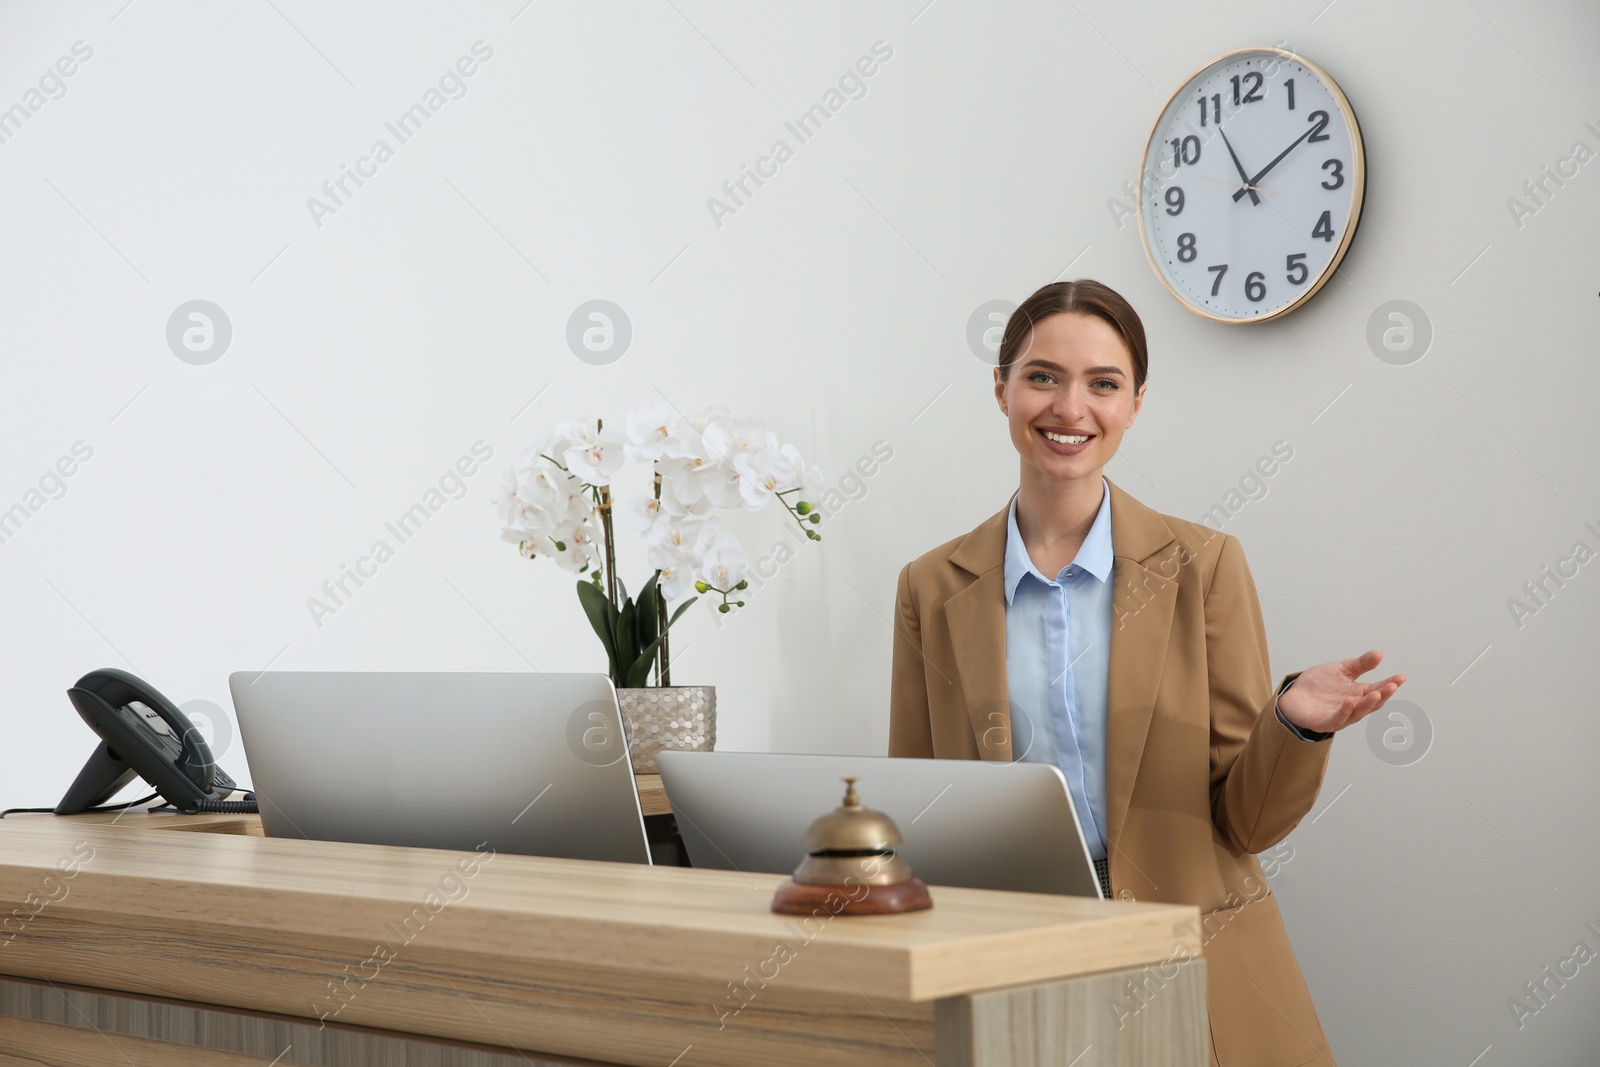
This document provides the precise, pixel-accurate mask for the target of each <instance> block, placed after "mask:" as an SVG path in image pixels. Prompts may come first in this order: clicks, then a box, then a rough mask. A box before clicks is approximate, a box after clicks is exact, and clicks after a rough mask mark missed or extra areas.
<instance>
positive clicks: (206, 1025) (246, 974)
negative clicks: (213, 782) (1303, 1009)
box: [0, 813, 1209, 1067]
mask: <svg viewBox="0 0 1600 1067" xmlns="http://www.w3.org/2000/svg"><path fill="white" fill-rule="evenodd" d="M177 831H187V832H177ZM782 880H783V879H782V878H781V877H780V876H777V875H766V874H741V873H738V872H730V871H708V870H691V869H687V868H677V867H647V866H640V865H634V864H613V863H594V862H585V861H577V860H555V859H541V858H535V857H529V856H515V855H508V854H504V853H502V854H499V855H489V854H486V853H481V854H474V853H468V852H444V851H437V850H433V849H413V848H390V847H384V846H375V845H353V844H341V843H332V842H312V841H294V840H278V839H269V838H264V837H261V836H260V825H259V823H258V822H257V820H256V818H255V817H254V816H183V815H174V814H165V815H163V814H149V813H139V814H126V815H122V816H120V817H116V818H113V817H112V816H109V815H90V816H72V817H66V818H61V817H56V816H50V815H13V816H11V817H9V818H7V819H5V820H3V821H0V1064H14V1063H26V1064H50V1065H67V1064H71V1065H100V1064H119V1065H120V1064H128V1065H131V1067H146V1065H149V1067H157V1065H160V1067H184V1065H188V1064H208V1065H222V1067H233V1065H238V1067H245V1065H257V1067H268V1065H269V1064H279V1065H285V1067H286V1065H289V1064H338V1065H341V1067H349V1065H365V1064H396V1065H399V1064H405V1065H407V1067H434V1065H436V1067H446V1065H461V1067H469V1065H470V1067H502V1065H503V1067H511V1065H513V1064H515V1065H519V1067H522V1065H526V1064H535V1065H539V1067H544V1065H553V1064H575V1063H596V1062H599V1063H609V1064H639V1065H652V1067H693V1065H701V1064H716V1065H727V1067H762V1065H784V1067H789V1065H794V1064H807V1065H809V1064H846V1065H855V1064H862V1065H866V1064H873V1065H878V1064H908V1065H911V1064H917V1065H920V1064H924V1063H926V1064H934V1065H936V1067H978V1065H982V1067H998V1065H1008V1067H1010V1065H1016V1067H1021V1065H1043V1064H1052V1065H1064V1064H1073V1065H1074V1067H1091V1065H1102V1067H1103V1065H1109V1064H1118V1065H1126V1067H1133V1065H1135V1064H1138V1065H1141V1067H1205V1065H1206V1064H1207V1063H1208V1062H1209V1040H1208V1027H1207V1021H1206V1004H1205V977H1204V975H1205V971H1204V967H1205V964H1204V961H1203V960H1201V959H1199V958H1198V957H1199V955H1200V942H1201V939H1200V935H1199V927H1198V912H1197V909H1195V908H1194V907H1187V906H1175V905H1166V904H1145V903H1135V902H1117V901H1106V902H1102V901H1093V900H1085V899H1078V898H1069V897H1053V896H1041V895H1035V894H1026V893H1001V892H992V891H987V890H973V889H954V888H942V887H938V886H935V887H933V890H932V892H933V898H934V902H935V903H934V907H933V909H932V910H930V911H924V912H917V913H911V914H906V915H893V916H870V917H848V916H833V915H831V914H829V913H828V912H826V911H824V912H823V913H822V914H821V915H819V916H816V917H812V918H805V919H797V918H793V917H788V916H780V915H775V914H773V913H772V912H771V911H770V910H769V903H770V901H771V898H772V893H773V890H774V889H775V888H776V887H777V885H778V884H779V883H780V882H781V881H782ZM1184 950H1187V952H1184ZM1180 953H1182V954H1185V955H1188V954H1192V955H1193V956H1194V957H1195V959H1194V960H1193V961H1192V962H1189V963H1186V964H1183V965H1182V966H1178V965H1177V964H1171V963H1169V964H1167V965H1165V966H1164V967H1161V968H1159V969H1158V968H1157V967H1154V966H1151V967H1146V965H1154V964H1160V963H1162V961H1168V960H1171V959H1172V958H1173V957H1174V955H1175V954H1180ZM1130 981H1131V982H1132V983H1134V986H1133V987H1130V986H1129V985H1128V983H1129V982H1130ZM1135 987H1136V988H1137V989H1138V991H1139V992H1138V994H1137V999H1134V995H1133V994H1130V993H1129V990H1130V988H1135ZM1114 1002H1116V1003H1120V1004H1122V1005H1124V1010H1123V1011H1122V1012H1121V1013H1120V1014H1121V1019H1120V1023H1121V1025H1119V1018H1118V1014H1119V1013H1118V1012H1117V1011H1115V1010H1113V1008H1112V1004H1113V1003H1114ZM1129 1004H1132V1005H1133V1006H1135V1007H1136V1008H1137V1009H1138V1010H1137V1011H1133V1012H1129V1011H1127V1010H1126V1006H1127V1005H1129Z"/></svg>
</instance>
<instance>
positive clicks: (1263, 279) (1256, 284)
mask: <svg viewBox="0 0 1600 1067" xmlns="http://www.w3.org/2000/svg"><path fill="white" fill-rule="evenodd" d="M1244 295H1245V296H1246V297H1248V298H1249V299H1250V302H1251V303H1252V304H1259V303H1261V300H1262V298H1263V297H1265V296H1266V295H1267V276H1266V275H1265V274H1262V273H1261V272H1260V271H1258V270H1253V271H1251V272H1250V273H1249V274H1247V275H1245V278H1244Z"/></svg>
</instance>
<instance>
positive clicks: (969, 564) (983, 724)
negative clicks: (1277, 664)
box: [944, 478, 1178, 842]
mask: <svg viewBox="0 0 1600 1067" xmlns="http://www.w3.org/2000/svg"><path fill="white" fill-rule="evenodd" d="M1106 484H1107V485H1108V486H1109V487H1110V493H1111V544H1112V554H1113V556H1114V557H1115V563H1114V566H1113V568H1112V577H1111V580H1112V583H1113V590H1112V621H1111V651H1110V655H1109V659H1110V664H1109V668H1108V674H1107V679H1106V699H1107V714H1106V818H1107V823H1108V826H1107V829H1106V836H1107V838H1108V840H1110V841H1111V842H1115V841H1116V840H1117V838H1118V835H1119V833H1120V831H1121V829H1122V824H1123V822H1124V821H1125V820H1126V818H1127V814H1128V804H1129V801H1130V799H1131V797H1132V795H1133V786H1134V780H1135V779H1136V778H1137V777H1138V771H1139V763H1140V760H1141V759H1142V757H1143V754H1144V746H1145V738H1146V737H1147V736H1148V734H1149V732H1150V722H1151V719H1152V717H1153V715H1154V712H1155V699H1156V690H1157V687H1158V686H1159V684H1160V682H1161V665H1162V662H1163V660H1164V658H1165V656H1166V650H1167V636H1168V634H1169V632H1170V631H1171V628H1172V613H1173V606H1174V604H1175V603H1176V599H1177V592H1178V583H1177V581H1176V580H1175V579H1176V577H1177V566H1176V563H1175V558H1176V557H1175V554H1174V553H1171V552H1165V551H1164V550H1165V549H1167V548H1168V546H1170V545H1172V544H1173V542H1174V540H1175V539H1174V537H1173V533H1172V530H1171V528H1170V527H1168V526H1167V524H1166V522H1165V521H1164V520H1163V519H1162V517H1161V515H1160V514H1159V513H1158V512H1155V511H1153V510H1151V509H1150V508H1147V507H1145V506H1144V505H1143V504H1141V503H1139V501H1137V500H1135V499H1134V498H1133V497H1131V496H1129V495H1128V494H1127V493H1125V492H1123V490H1122V489H1121V488H1120V487H1119V486H1118V485H1117V484H1116V483H1115V482H1112V481H1111V480H1110V479H1109V478H1107V479H1106ZM1013 496H1015V494H1013ZM1010 510H1011V502H1010V500H1007V501H1006V506H1005V507H1003V508H1001V509H1000V510H999V511H998V512H996V513H995V514H994V515H992V516H990V517H989V518H988V519H985V520H984V521H983V523H981V524H980V525H979V526H978V527H977V528H976V529H974V530H973V531H972V532H971V533H969V534H968V535H967V536H966V537H964V538H963V539H962V540H961V543H960V544H958V545H957V546H956V548H955V550H954V551H953V552H951V554H950V561H951V562H952V563H954V564H956V565H957V566H959V567H961V568H962V569H964V570H966V571H967V572H968V573H970V574H971V575H972V576H973V581H972V582H971V583H970V584H968V585H967V587H966V588H964V589H962V590H961V591H960V592H958V593H956V594H954V595H953V596H951V597H950V598H949V599H948V600H946V601H945V605H944V611H945V620H946V623H947V625H948V626H949V631H950V643H951V647H952V649H953V651H954V656H955V669H956V673H957V674H958V675H959V676H960V678H961V691H962V695H963V697H964V698H965V701H966V706H967V716H968V718H969V719H970V720H971V724H972V733H973V739H974V740H975V742H976V743H977V748H978V755H979V758H980V759H986V760H1010V759H1012V758H1013V754H1012V745H1011V738H1012V731H1011V704H1010V693H1009V691H1008V689H1007V687H1006V616H1005V609H1006V598H1005V589H1004V583H1005V551H1006V533H1007V518H1008V515H1009V513H1010Z"/></svg>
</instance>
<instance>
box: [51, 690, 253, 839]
mask: <svg viewBox="0 0 1600 1067" xmlns="http://www.w3.org/2000/svg"><path fill="white" fill-rule="evenodd" d="M67 697H68V698H69V699H70V700H71V701H72V706H73V707H75V708H77V709H78V714H79V715H80V716H82V717H83V721H84V722H86V723H88V725H89V729H91V730H93V731H94V732H95V733H96V734H98V735H99V736H100V737H101V738H102V740H101V742H100V744H99V746H98V747H97V748H96V749H95V750H94V754H93V755H91V756H90V757H89V760H88V762H87V763H85V764H84V765H83V770H81V771H79V772H78V777H77V779H76V780H74V781H73V783H72V787H71V788H70V789H68V790H67V794H66V796H64V797H62V798H61V803H59V804H57V805H56V808H55V813H56V814H57V815H73V814H76V813H78V812H81V811H87V810H89V809H91V808H94V807H96V806H98V805H100V804H103V803H105V802H106V801H107V800H110V799H111V798H112V797H113V796H115V795H116V793H117V790H119V789H121V788H122V787H123V786H125V785H127V784H128V782H130V781H132V779H133V776H134V775H136V774H137V775H138V776H139V777H141V778H143V779H144V780H145V781H147V782H149V783H150V784H151V785H152V786H154V787H155V789H156V791H157V792H158V793H160V794H161V797H162V798H163V799H164V800H166V802H167V803H169V804H171V805H172V806H173V807H175V808H177V809H179V810H180V811H189V812H194V811H222V812H246V811H255V810H256V806H255V803H254V800H253V799H251V800H245V801H229V800H226V799H225V798H226V797H227V796H228V794H229V793H232V792H233V791H234V790H236V789H237V788H238V786H237V785H236V784H235V783H234V781H233V779H232V778H229V777H228V776H227V775H226V774H224V773H223V772H222V770H221V768H219V767H218V766H217V764H216V760H215V759H213V758H212V756H211V748H210V746H208V745H207V744H206V741H205V738H204V737H202V736H201V735H200V731H199V730H198V729H196V728H195V726H194V724H193V723H191V722H190V721H189V717H188V716H187V715H185V714H184V713H183V712H181V711H179V710H178V708H177V707H176V706H175V705H174V704H173V703H172V701H170V700H168V699H167V698H166V697H164V696H162V695H161V694H160V693H158V692H156V691H155V689H153V688H152V687H151V686H150V685H149V684H148V683H146V682H145V681H143V680H142V679H140V678H138V677H135V676H134V675H132V674H129V673H128V672H127V671H120V670H117V669H116V668H115V667H105V668H102V669H101V670H97V671H90V672H89V673H88V674H86V675H84V676H83V677H82V678H79V679H78V682H77V684H76V685H74V686H73V687H72V688H71V689H68V690H67Z"/></svg>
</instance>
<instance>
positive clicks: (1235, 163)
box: [1217, 126, 1261, 204]
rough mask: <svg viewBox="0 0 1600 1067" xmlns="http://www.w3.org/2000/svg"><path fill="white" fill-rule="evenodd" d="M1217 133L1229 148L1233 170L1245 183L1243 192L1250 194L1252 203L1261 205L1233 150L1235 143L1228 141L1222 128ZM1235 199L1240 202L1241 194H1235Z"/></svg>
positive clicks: (1237, 155)
mask: <svg viewBox="0 0 1600 1067" xmlns="http://www.w3.org/2000/svg"><path fill="white" fill-rule="evenodd" d="M1217 132H1218V133H1220V134H1222V143H1223V144H1225V145H1227V146H1228V155H1229V156H1231V157H1232V158H1233V169H1234V170H1236V171H1238V172H1239V180H1240V181H1242V182H1244V183H1245V184H1244V189H1243V190H1241V191H1244V192H1248V193H1249V194H1250V202H1251V203H1252V204H1260V203H1261V198H1260V197H1259V196H1257V195H1256V191H1255V188H1254V184H1253V183H1252V182H1251V181H1250V179H1249V177H1248V176H1246V175H1245V172H1244V164H1243V163H1240V162H1239V153H1237V152H1235V151H1234V150H1233V142H1232V141H1229V140H1228V134H1227V132H1226V131H1225V130H1223V129H1222V127H1221V126H1218V127H1217ZM1233 198H1234V200H1238V199H1239V194H1238V193H1235V194H1234V195H1233Z"/></svg>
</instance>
